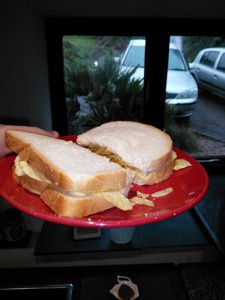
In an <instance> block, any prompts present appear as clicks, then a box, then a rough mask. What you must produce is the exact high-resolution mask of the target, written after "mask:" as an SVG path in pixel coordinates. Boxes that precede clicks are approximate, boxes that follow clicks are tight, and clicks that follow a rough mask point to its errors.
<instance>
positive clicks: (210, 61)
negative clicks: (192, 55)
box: [200, 51, 219, 68]
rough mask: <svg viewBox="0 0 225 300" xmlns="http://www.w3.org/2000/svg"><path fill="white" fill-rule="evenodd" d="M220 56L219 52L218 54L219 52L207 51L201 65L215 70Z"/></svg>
mask: <svg viewBox="0 0 225 300" xmlns="http://www.w3.org/2000/svg"><path fill="white" fill-rule="evenodd" d="M218 55H219V52H217V51H207V52H205V53H204V55H203V56H202V58H201V60H200V63H202V64H203V65H206V66H208V67H211V68H213V66H214V64H215V61H216V59H217V57H218Z"/></svg>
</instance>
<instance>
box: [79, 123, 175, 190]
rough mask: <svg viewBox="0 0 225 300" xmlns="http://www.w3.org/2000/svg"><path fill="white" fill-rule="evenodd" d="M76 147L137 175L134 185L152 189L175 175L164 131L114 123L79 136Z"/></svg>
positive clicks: (143, 126) (170, 143)
mask: <svg viewBox="0 0 225 300" xmlns="http://www.w3.org/2000/svg"><path fill="white" fill-rule="evenodd" d="M77 143H78V144H79V145H81V146H84V147H87V148H89V149H90V150H91V151H93V152H95V153H97V154H99V155H102V156H106V157H109V158H110V160H111V161H113V162H116V163H118V164H120V165H121V166H122V167H125V168H127V169H131V170H134V171H135V172H136V178H135V182H136V183H138V184H139V185H152V184H155V183H159V182H161V181H163V180H165V179H167V178H168V177H169V176H170V175H171V174H172V172H173V165H174V159H175V156H174V152H173V150H172V147H173V143H172V140H171V138H170V136H169V135H168V134H166V133H165V132H164V131H162V130H160V129H158V128H156V127H154V126H151V125H146V124H142V123H138V122H131V121H115V122H108V123H105V124H102V125H101V126H98V127H95V128H93V129H91V130H89V131H87V132H84V133H82V134H80V135H79V136H78V138H77Z"/></svg>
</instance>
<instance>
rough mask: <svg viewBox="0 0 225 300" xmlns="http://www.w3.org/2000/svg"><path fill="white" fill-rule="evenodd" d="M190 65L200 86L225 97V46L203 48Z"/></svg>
mask: <svg viewBox="0 0 225 300" xmlns="http://www.w3.org/2000/svg"><path fill="white" fill-rule="evenodd" d="M190 67H191V73H192V74H193V76H194V78H195V80H196V82H197V84H198V86H199V88H201V89H204V90H206V91H208V92H210V93H212V94H216V95H217V96H220V97H222V98H224V97H225V48H223V47H214V48H206V49H203V50H201V51H200V52H199V53H198V54H197V56H196V57H195V59H194V61H193V62H192V63H190Z"/></svg>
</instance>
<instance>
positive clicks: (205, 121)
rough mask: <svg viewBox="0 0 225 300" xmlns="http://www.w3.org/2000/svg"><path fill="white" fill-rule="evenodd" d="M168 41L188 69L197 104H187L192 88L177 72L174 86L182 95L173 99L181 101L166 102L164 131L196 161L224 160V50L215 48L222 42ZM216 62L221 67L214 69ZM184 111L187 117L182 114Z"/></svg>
mask: <svg viewBox="0 0 225 300" xmlns="http://www.w3.org/2000/svg"><path fill="white" fill-rule="evenodd" d="M171 41H172V42H173V43H174V44H175V46H176V47H177V48H178V49H179V50H180V52H181V54H182V55H183V57H184V59H185V60H186V62H187V63H188V65H189V67H190V68H189V71H188V72H189V73H191V76H192V78H194V80H195V82H196V83H197V101H195V102H194V101H192V103H191V101H189V100H190V99H191V89H192V88H193V87H191V86H190V85H189V86H188V85H187V81H186V82H185V77H182V76H181V72H180V73H179V74H180V76H179V77H178V75H177V77H176V85H177V86H180V94H183V98H182V97H180V96H179V95H177V96H175V97H174V98H175V99H177V100H178V98H180V100H181V98H182V100H181V101H179V102H178V101H177V103H175V100H174V101H167V105H166V113H165V129H166V130H167V131H168V132H169V133H170V134H171V136H172V138H173V140H174V145H175V147H178V148H180V149H181V150H183V151H185V152H187V153H189V154H190V155H192V156H195V157H197V158H201V157H212V156H220V157H221V156H224V155H225V130H224V129H225V74H224V66H225V48H224V49H222V48H221V50H219V48H218V47H219V46H221V47H223V46H224V45H225V39H224V38H222V37H217V38H215V37H212V38H211V39H210V38H209V37H191V36H183V37H178V36H173V37H171ZM177 41H179V42H177ZM212 47H216V49H213V50H212V51H211V50H210V51H209V50H205V51H203V52H201V50H203V49H207V48H212ZM223 52H224V54H223ZM219 56H221V57H223V58H222V60H218V59H217V58H218V57H219ZM169 61H170V60H169ZM218 61H220V63H219V65H218V67H217V64H218ZM206 65H207V66H206ZM169 66H170V62H169ZM216 69H217V70H216ZM168 72H169V71H168ZM171 76H172V74H169V73H168V75H167V86H168V83H169V80H171ZM175 76H176V74H173V79H175ZM174 84H175V82H174ZM177 88H178V87H177ZM171 89H172V87H171ZM192 99H193V98H192ZM170 104H173V106H172V105H170ZM188 106H189V108H190V110H189V111H188ZM186 108H187V111H186V112H188V113H187V114H185V109H186Z"/></svg>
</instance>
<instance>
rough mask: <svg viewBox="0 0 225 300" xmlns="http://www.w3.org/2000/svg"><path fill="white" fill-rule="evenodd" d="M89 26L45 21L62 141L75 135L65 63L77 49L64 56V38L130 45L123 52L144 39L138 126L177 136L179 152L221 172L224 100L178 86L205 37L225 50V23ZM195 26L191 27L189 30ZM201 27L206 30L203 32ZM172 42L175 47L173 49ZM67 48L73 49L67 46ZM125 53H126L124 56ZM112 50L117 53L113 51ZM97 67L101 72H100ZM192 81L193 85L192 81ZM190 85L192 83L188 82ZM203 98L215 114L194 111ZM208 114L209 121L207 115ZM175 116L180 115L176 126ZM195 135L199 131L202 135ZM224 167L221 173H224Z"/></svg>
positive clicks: (121, 22)
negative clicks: (224, 43) (206, 139)
mask: <svg viewBox="0 0 225 300" xmlns="http://www.w3.org/2000/svg"><path fill="white" fill-rule="evenodd" d="M88 22H89V23H91V24H92V26H90V27H89V28H86V26H85V24H86V23H87V19H85V18H72V19H70V18H68V19H64V18H49V19H47V21H46V33H47V45H48V53H49V56H48V57H49V72H50V73H49V78H50V88H51V101H52V119H53V127H54V129H55V130H58V131H59V132H60V134H61V135H67V134H69V132H70V131H69V128H68V103H67V102H66V101H67V100H66V91H65V82H64V80H65V78H66V76H67V75H68V73H66V72H67V71H66V70H65V68H64V67H65V65H64V58H65V55H68V53H69V52H70V51H74V49H73V50H72V49H69V47H68V48H67V51H68V52H67V53H65V52H64V53H63V50H62V49H63V47H62V45H63V41H64V42H66V40H65V37H69V36H70V37H72V36H76V37H77V38H78V37H82V36H90V37H93V38H96V39H97V40H103V39H104V37H105V38H110V37H113V38H118V40H120V42H121V43H124V41H126V43H124V47H123V49H124V50H125V49H126V46H127V45H128V42H129V41H130V40H132V39H144V41H145V48H144V49H145V50H144V51H143V47H142V48H141V52H140V53H139V54H140V56H139V54H138V55H135V59H136V58H137V59H138V60H137V61H136V62H135V63H137V65H138V66H142V63H143V54H144V58H145V59H144V66H145V67H144V70H143V73H144V80H143V82H142V95H141V94H139V95H138V96H137V99H138V100H137V101H139V103H140V104H141V107H142V108H141V111H140V112H138V120H140V121H141V122H144V123H149V124H152V125H154V126H156V127H159V128H161V129H165V128H166V130H167V131H168V132H169V133H170V132H172V131H173V132H172V134H173V139H174V141H175V146H176V147H179V148H180V149H182V150H184V151H186V152H188V153H190V154H191V155H193V156H194V157H196V158H197V159H199V161H201V163H202V164H203V165H204V166H207V167H208V166H209V168H210V169H211V168H212V169H214V170H217V171H218V170H221V171H222V170H223V166H224V153H225V151H224V141H225V139H224V136H223V133H222V128H224V126H225V124H224V121H223V119H224V120H225V118H224V115H223V111H224V104H223V102H222V101H221V99H220V100H219V98H218V97H217V96H215V93H218V90H217V91H215V93H214V96H213V99H214V100H212V101H211V100H210V99H209V95H208V94H205V93H204V89H203V88H200V89H199V90H198V89H196V86H195V85H194V84H191V86H189V87H187V88H183V87H182V85H181V84H180V83H179V84H178V81H181V80H182V79H183V78H184V76H185V72H186V75H187V73H189V71H190V69H189V66H188V64H189V63H191V62H192V61H193V60H194V56H195V55H197V52H196V53H194V49H195V48H196V49H198V50H201V49H202V48H203V46H202V44H201V42H202V40H201V38H204V37H205V38H207V39H208V41H209V42H208V44H209V47H211V46H212V47H213V46H218V41H219V43H220V44H222V41H223V39H222V37H223V31H222V30H221V31H220V30H219V28H223V26H222V24H221V21H220V20H213V22H210V26H209V24H208V22H207V20H205V21H204V20H179V24H178V22H177V20H173V19H171V20H164V24H165V25H164V26H163V28H161V26H159V24H161V22H162V20H157V19H145V18H143V19H138V18H136V19H135V21H134V19H132V18H131V19H129V18H128V19H123V18H120V19H114V18H111V19H110V24H111V26H110V29H109V28H108V26H107V24H108V22H109V19H108V18H106V19H98V18H88ZM190 22H191V24H192V26H189V25H190ZM200 24H201V26H199V25H200ZM203 25H204V26H203ZM188 38H189V40H190V38H191V39H192V43H193V45H195V48H194V47H193V46H190V44H189V45H188V44H187V39H188ZM63 39H64V40H63ZM105 41H106V40H105ZM170 42H172V43H171V44H170ZM210 43H211V44H210ZM172 44H175V48H176V50H175V49H173V50H172V48H171V47H172V46H173V45H172ZM196 45H197V46H198V47H197V46H196ZM67 46H69V45H68V44H67ZM77 47H78V48H77V49H75V51H77V53H78V54H79V45H78V46H77ZM121 49H122V47H121V48H120V50H121ZM64 50H65V49H64ZM92 50H93V49H91V51H92ZM108 50H109V48H108ZM110 50H112V48H111V49H110ZM114 50H115V49H114ZM114 50H113V51H114ZM132 51H133V50H132ZM122 52H123V51H118V52H117V53H115V52H114V53H113V56H115V57H117V58H119V59H121V57H122V56H120V54H122ZM96 53H97V52H96ZM133 57H134V56H133ZM179 57H181V60H179V62H178V58H179ZM216 57H217V51H213V52H212V53H210V55H208V56H207V57H205V58H204V61H205V62H206V63H207V64H208V65H211V66H212V65H213V62H214V61H215V60H216ZM223 60H224V59H223ZM131 61H133V59H132V60H130V59H129V62H128V64H130V63H131ZM80 62H82V63H83V62H84V60H83V59H81V60H80ZM174 62H176V65H173V63H174ZM90 63H91V62H90ZM99 63H101V61H100V60H99V57H95V56H93V57H92V68H93V69H94V68H96V67H97V68H98V66H99ZM96 64H97V65H98V66H96ZM90 65H91V64H90ZM220 66H221V64H220ZM172 69H173V70H172ZM192 75H193V74H192ZM189 78H192V79H193V76H192V77H189ZM172 80H175V82H176V84H173V82H172ZM195 81H196V80H195ZM186 82H191V81H190V80H187V81H186ZM86 83H87V81H86ZM111 87H113V85H111ZM175 87H176V88H179V90H174V88H175ZM222 90H223V86H222V87H220V91H222ZM224 90H225V89H224ZM206 95H207V96H206ZM210 95H211V94H210ZM139 96H140V97H139ZM202 97H205V101H206V102H207V105H206V107H209V106H208V105H209V104H212V103H217V107H216V108H214V107H211V106H210V109H209V108H207V110H203V109H202V108H199V107H198V108H197V109H196V108H195V107H197V106H196V105H195V102H196V103H197V105H198V104H199V103H200V102H202V101H201V100H199V99H201V98H202ZM210 97H211V96H210ZM196 98H197V100H196ZM115 103H116V102H115ZM99 107H101V106H99ZM71 109H75V110H76V107H75V106H73V107H71ZM86 109H90V107H89V108H87V107H86ZM192 109H194V110H193V111H194V113H193V114H190V111H192ZM215 111H218V112H220V113H218V114H220V116H221V115H222V117H221V118H218V115H217V112H215ZM86 112H87V111H86ZM181 113H184V114H186V118H180V117H179V115H180V114H181ZM209 113H210V115H208V114H209ZM174 114H177V118H176V120H175V121H174ZM201 116H205V120H204V122H202V121H201V118H200V117H201ZM209 129H210V130H211V132H213V133H215V136H213V139H211V140H210V139H209V141H210V142H212V143H213V145H214V146H213V147H211V149H212V150H210V151H208V149H206V148H205V146H204V142H202V143H200V141H201V140H202V138H203V136H205V133H208V130H209ZM196 130H197V131H198V132H197V133H196ZM205 130H207V132H205ZM215 138H216V139H215ZM187 143H188V144H189V146H190V145H191V147H192V148H191V149H190V148H186V145H187ZM196 145H197V147H200V149H197V150H196V149H194V147H195V146H196ZM220 167H221V168H222V169H220Z"/></svg>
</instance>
